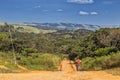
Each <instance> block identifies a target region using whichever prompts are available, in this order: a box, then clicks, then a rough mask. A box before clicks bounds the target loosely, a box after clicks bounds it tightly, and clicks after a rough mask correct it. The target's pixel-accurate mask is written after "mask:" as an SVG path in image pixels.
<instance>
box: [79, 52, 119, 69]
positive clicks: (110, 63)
mask: <svg viewBox="0 0 120 80" xmlns="http://www.w3.org/2000/svg"><path fill="white" fill-rule="evenodd" d="M119 66H120V52H118V53H112V54H111V55H107V56H102V57H95V58H92V57H87V58H84V59H82V64H81V67H82V69H83V70H102V69H109V68H114V67H119Z"/></svg>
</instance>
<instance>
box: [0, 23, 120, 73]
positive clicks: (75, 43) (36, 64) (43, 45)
mask: <svg viewBox="0 0 120 80" xmlns="http://www.w3.org/2000/svg"><path fill="white" fill-rule="evenodd" d="M22 29H23V28H22ZM10 32H11V34H10ZM11 39H12V40H11ZM12 46H13V47H12ZM13 53H14V54H15V56H16V60H17V63H18V64H19V65H21V66H24V67H25V68H27V69H29V70H57V67H58V65H59V63H60V61H61V60H62V59H63V58H64V56H66V55H67V56H68V57H69V59H71V60H75V59H77V58H80V59H81V60H82V66H81V68H82V70H105V69H111V68H116V67H120V29H119V28H105V29H100V30H97V31H95V32H93V31H90V30H84V29H80V30H76V31H68V30H62V31H57V32H52V33H46V34H43V33H33V32H32V33H29V32H20V31H18V30H17V29H16V28H15V27H14V26H12V25H8V24H7V23H6V24H5V25H1V26H0V65H4V66H6V67H7V68H9V69H15V70H16V69H19V67H17V66H15V65H14V56H13ZM4 72H7V71H4ZM8 72H9V71H8Z"/></svg>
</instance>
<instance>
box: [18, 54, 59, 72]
mask: <svg viewBox="0 0 120 80" xmlns="http://www.w3.org/2000/svg"><path fill="white" fill-rule="evenodd" d="M60 59H61V58H60V56H58V55H55V54H48V53H36V54H35V53H33V54H31V55H30V56H29V57H27V58H26V57H22V60H21V61H19V63H20V65H22V66H25V67H27V68H28V69H30V70H57V67H58V64H59V62H60Z"/></svg>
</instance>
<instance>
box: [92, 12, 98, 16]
mask: <svg viewBox="0 0 120 80" xmlns="http://www.w3.org/2000/svg"><path fill="white" fill-rule="evenodd" d="M90 14H91V15H98V13H97V12H91V13H90Z"/></svg>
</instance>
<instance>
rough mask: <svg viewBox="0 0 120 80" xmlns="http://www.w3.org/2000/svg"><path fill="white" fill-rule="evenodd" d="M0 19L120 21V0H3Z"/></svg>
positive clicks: (0, 6) (114, 22) (115, 22)
mask: <svg viewBox="0 0 120 80" xmlns="http://www.w3.org/2000/svg"><path fill="white" fill-rule="evenodd" d="M0 21H7V22H39V23H44V22H51V23H55V22H57V23H59V22H66V23H81V24H100V25H120V0H0Z"/></svg>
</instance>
